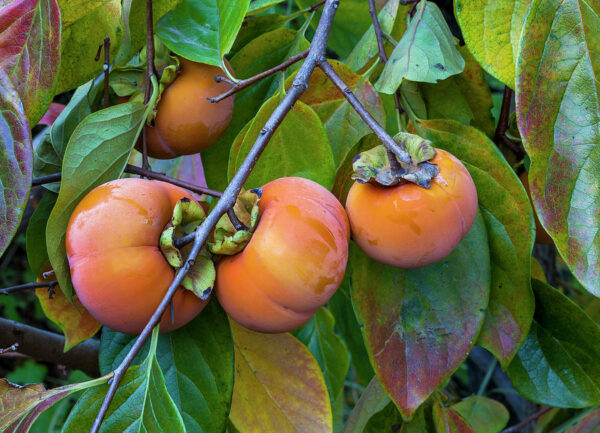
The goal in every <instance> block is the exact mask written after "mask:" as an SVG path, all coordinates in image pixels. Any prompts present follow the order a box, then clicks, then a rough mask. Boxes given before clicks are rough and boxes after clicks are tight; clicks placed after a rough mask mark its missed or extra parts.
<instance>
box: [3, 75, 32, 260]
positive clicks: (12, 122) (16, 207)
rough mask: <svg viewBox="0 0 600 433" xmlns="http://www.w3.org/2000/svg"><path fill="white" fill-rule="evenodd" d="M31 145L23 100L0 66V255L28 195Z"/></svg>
mask: <svg viewBox="0 0 600 433" xmlns="http://www.w3.org/2000/svg"><path fill="white" fill-rule="evenodd" d="M31 153H32V147H31V133H30V130H29V124H28V123H27V118H26V117H25V111H24V110H23V104H22V103H21V100H20V99H19V95H18V94H17V91H16V90H15V89H14V88H13V86H12V84H11V82H10V80H9V79H8V77H7V76H6V74H5V73H4V72H3V71H2V69H0V256H1V255H2V254H3V253H4V250H5V249H6V247H7V246H8V244H9V243H10V241H11V239H12V238H13V236H14V235H15V232H16V230H17V228H18V226H19V222H20V221H21V217H22V216H23V209H24V208H25V204H26V203H27V198H28V196H29V188H30V186H31V175H32V159H33V158H32V155H31Z"/></svg>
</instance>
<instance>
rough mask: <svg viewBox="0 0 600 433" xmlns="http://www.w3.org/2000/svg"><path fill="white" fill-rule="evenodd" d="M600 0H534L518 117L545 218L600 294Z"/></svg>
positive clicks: (574, 267) (575, 268)
mask: <svg viewBox="0 0 600 433" xmlns="http://www.w3.org/2000/svg"><path fill="white" fill-rule="evenodd" d="M598 28H600V2H598V1H597V0H595V1H589V2H587V1H582V0H564V1H559V0H541V1H540V0H533V1H532V3H531V8H530V11H529V13H528V15H527V19H526V23H525V26H524V30H523V35H522V40H521V44H520V45H519V56H518V59H519V60H518V62H517V78H516V92H517V96H516V99H517V119H518V123H519V130H520V131H521V135H522V137H523V144H524V145H525V149H526V151H527V153H528V155H529V157H530V158H531V166H530V170H529V183H530V187H531V195H532V199H533V200H532V201H533V204H534V206H535V209H536V211H537V214H538V216H539V218H540V222H541V223H542V225H543V226H544V228H545V229H546V231H547V232H548V234H549V235H550V236H551V237H552V238H553V239H554V244H555V245H556V247H557V249H558V251H559V253H560V255H561V256H562V257H563V258H564V260H565V262H566V263H567V265H568V266H569V268H570V269H571V271H572V272H573V274H574V275H575V277H577V279H578V280H579V281H580V282H581V283H582V284H583V286H584V287H585V288H586V289H587V290H588V291H590V292H591V293H593V294H594V295H596V296H599V295H600V236H598V230H600V206H598V203H599V202H600V182H598V170H599V168H600V162H599V161H598V158H597V155H598V153H599V151H600V88H599V86H598V82H599V80H600V63H599V61H600V58H599V57H598V50H599V47H600V32H598V31H597V29H598Z"/></svg>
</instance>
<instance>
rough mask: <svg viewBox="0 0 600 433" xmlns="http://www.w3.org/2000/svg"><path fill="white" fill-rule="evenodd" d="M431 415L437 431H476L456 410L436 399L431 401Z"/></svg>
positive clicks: (444, 432) (466, 432)
mask: <svg viewBox="0 0 600 433" xmlns="http://www.w3.org/2000/svg"><path fill="white" fill-rule="evenodd" d="M432 417H433V423H434V425H435V430H436V432H437V433H476V432H475V430H473V429H472V428H471V426H470V425H469V424H467V422H466V421H465V420H464V418H462V417H461V416H460V415H459V414H458V412H456V411H455V410H453V409H452V408H451V407H444V406H442V405H441V404H440V403H439V402H438V401H434V402H433V407H432Z"/></svg>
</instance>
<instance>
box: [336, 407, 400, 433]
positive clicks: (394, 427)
mask: <svg viewBox="0 0 600 433" xmlns="http://www.w3.org/2000/svg"><path fill="white" fill-rule="evenodd" d="M388 399H389V398H388ZM401 427H402V415H400V412H399V411H398V408H397V407H396V405H395V404H394V403H393V402H391V401H390V402H389V403H388V405H387V406H386V407H385V408H383V410H381V411H380V412H378V413H376V414H375V415H373V416H372V417H371V419H369V422H368V423H367V425H366V426H365V428H364V430H362V433H381V432H398V431H399V428H401ZM344 433H346V432H344Z"/></svg>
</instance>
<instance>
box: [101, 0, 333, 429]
mask: <svg viewBox="0 0 600 433" xmlns="http://www.w3.org/2000/svg"><path fill="white" fill-rule="evenodd" d="M338 5H339V0H327V2H326V5H325V8H324V10H323V14H322V15H321V21H320V22H319V26H318V27H317V29H316V31H315V36H314V38H313V41H312V43H311V47H310V52H309V54H308V57H307V59H306V61H305V62H304V63H303V64H302V66H301V67H300V70H299V71H298V73H297V74H296V78H295V79H294V83H293V85H292V87H291V88H290V90H289V92H288V93H287V94H286V95H285V97H284V98H283V100H282V101H281V102H280V103H279V105H278V106H277V108H275V110H274V111H273V113H272V114H271V116H270V117H269V120H267V123H266V124H265V127H264V128H263V129H262V131H261V133H260V135H259V136H258V138H257V139H256V141H255V143H254V145H253V146H252V148H251V149H250V152H248V155H247V156H246V158H245V159H244V162H243V163H242V165H241V166H240V168H239V170H238V171H237V172H236V174H235V176H234V177H233V179H232V180H231V183H230V184H229V185H228V186H227V188H226V189H225V191H224V192H223V196H222V197H221V199H220V200H219V202H218V203H217V204H216V206H215V207H214V208H213V210H212V211H211V212H210V213H209V214H208V216H207V218H206V220H204V222H203V223H202V224H201V225H200V226H199V227H198V228H197V229H196V232H195V239H194V244H193V246H192V249H191V251H190V253H189V256H188V258H187V260H186V262H185V264H184V265H183V267H181V268H180V269H179V270H178V271H177V273H176V275H175V279H174V280H173V282H172V283H171V285H170V286H169V288H168V290H167V292H166V294H165V296H164V298H163V299H162V301H161V303H160V305H159V306H158V307H157V309H156V311H155V312H154V313H153V314H152V317H151V318H150V320H149V322H148V323H147V324H146V326H145V328H144V330H143V331H142V333H141V334H140V336H139V338H138V339H137V340H136V341H135V343H134V344H133V346H132V347H131V349H130V350H129V352H128V353H127V355H126V356H125V358H124V359H123V361H122V362H121V364H120V365H119V366H118V367H117V368H116V369H115V371H114V377H113V379H112V381H111V384H110V388H109V390H108V393H107V394H106V397H105V398H104V401H103V402H102V406H101V408H100V411H99V412H98V415H97V416H96V419H95V420H94V424H93V426H92V429H91V430H90V433H97V432H98V431H99V429H100V425H101V424H102V420H103V419H104V417H105V416H106V413H107V411H108V407H109V405H110V403H111V401H112V399H113V397H114V396H115V393H116V391H117V387H118V386H119V383H120V382H121V380H122V378H123V376H124V375H125V372H126V371H127V369H128V368H129V366H130V365H131V363H132V361H133V360H134V358H135V356H136V355H137V353H138V352H139V351H140V349H141V347H142V345H143V344H144V342H145V341H146V340H147V339H148V337H149V336H150V334H151V332H152V329H153V328H154V327H155V326H156V325H157V324H158V322H159V321H160V318H161V317H162V315H163V313H164V311H165V310H166V308H167V306H168V305H169V303H170V301H171V298H172V297H173V295H174V294H175V292H176V290H177V289H178V288H179V284H180V283H181V281H182V280H183V278H184V276H185V275H186V274H187V272H188V271H189V269H190V266H191V264H192V263H193V262H194V260H195V259H196V257H197V255H198V253H199V252H200V249H201V247H202V246H203V245H204V243H205V242H206V240H207V238H208V236H209V235H210V233H211V232H212V230H213V228H214V227H215V226H216V224H217V222H218V221H219V219H220V218H221V216H222V215H223V214H225V213H226V212H227V210H228V209H229V208H231V207H233V205H234V204H235V202H236V199H237V196H238V194H239V192H240V189H241V188H242V185H243V184H244V182H245V181H246V179H247V178H248V176H249V175H250V172H251V171H252V169H253V168H254V165H255V164H256V162H257V161H258V158H259V157H260V155H261V153H262V151H263V150H264V148H265V146H266V145H267V143H268V142H269V140H270V139H271V137H272V136H273V133H274V132H275V130H276V129H277V127H278V126H279V125H280V124H281V122H282V121H283V118H284V117H285V115H286V114H287V113H288V112H289V111H290V110H291V109H292V106H293V105H294V103H295V102H296V101H297V100H298V99H299V98H300V96H301V95H302V93H303V92H304V91H305V90H306V89H307V87H308V79H309V78H310V76H311V74H312V72H313V71H314V69H315V67H316V65H317V63H319V61H321V59H322V58H324V57H325V49H326V47H327V39H328V37H329V32H330V30H331V25H332V23H333V17H334V16H335V12H336V10H337V7H338Z"/></svg>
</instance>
